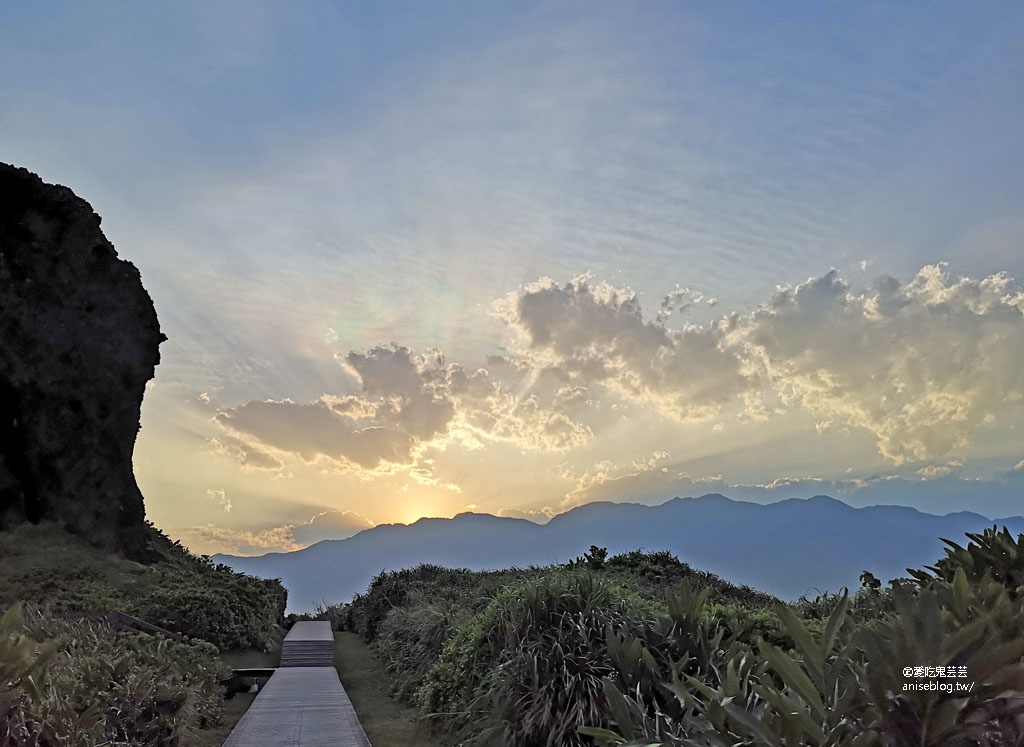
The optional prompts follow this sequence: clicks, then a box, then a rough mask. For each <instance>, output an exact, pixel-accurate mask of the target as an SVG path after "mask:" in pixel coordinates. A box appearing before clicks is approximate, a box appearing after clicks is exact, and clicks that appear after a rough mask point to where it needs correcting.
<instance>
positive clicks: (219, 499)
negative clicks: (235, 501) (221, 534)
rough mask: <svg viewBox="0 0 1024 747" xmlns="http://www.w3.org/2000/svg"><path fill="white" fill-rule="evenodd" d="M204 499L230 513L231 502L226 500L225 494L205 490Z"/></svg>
mask: <svg viewBox="0 0 1024 747" xmlns="http://www.w3.org/2000/svg"><path fill="white" fill-rule="evenodd" d="M206 497H207V498H208V499H209V500H212V501H214V502H216V503H218V504H219V505H220V507H221V508H223V509H224V511H225V512H230V511H231V501H230V500H229V499H228V496H227V493H226V492H225V491H224V490H221V489H216V490H215V489H212V488H207V489H206Z"/></svg>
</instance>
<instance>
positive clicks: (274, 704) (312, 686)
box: [224, 622, 370, 747]
mask: <svg viewBox="0 0 1024 747" xmlns="http://www.w3.org/2000/svg"><path fill="white" fill-rule="evenodd" d="M328 745H331V747H370V740H368V739H367V738H366V733H365V732H364V731H363V727H362V726H361V725H360V724H359V719H358V718H357V717H356V712H355V710H354V709H353V708H352V702H351V701H350V700H349V699H348V695H347V694H346V693H345V688H343V687H342V686H341V680H339V679H338V673H337V671H336V670H335V669H334V634H333V633H332V632H331V625H330V623H326V622H300V623H295V626H294V627H293V628H292V629H291V630H290V631H289V632H288V635H287V637H285V639H284V646H283V647H282V649H281V667H280V668H279V669H278V670H277V671H276V672H274V674H273V676H272V677H271V678H270V680H269V681H268V682H267V684H266V685H265V686H264V687H263V690H262V691H261V692H260V694H259V695H257V696H256V700H254V701H253V703H252V705H251V706H249V710H248V711H246V713H245V715H244V716H243V717H242V720H241V721H239V722H238V724H237V725H236V726H235V728H234V730H233V731H232V732H231V735H230V736H229V737H228V740H227V741H226V742H225V743H224V747H327V746H328Z"/></svg>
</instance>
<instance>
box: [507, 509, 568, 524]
mask: <svg viewBox="0 0 1024 747" xmlns="http://www.w3.org/2000/svg"><path fill="white" fill-rule="evenodd" d="M559 513H561V512H560V511H558V510H556V509H554V508H552V507H551V506H545V507H544V508H540V509H526V508H503V509H501V510H500V511H498V513H497V515H498V516H503V517H508V518H511V519H526V520H527V521H532V522H533V523H534V524H547V523H548V522H549V521H550V520H551V517H553V516H557V515H558V514H559Z"/></svg>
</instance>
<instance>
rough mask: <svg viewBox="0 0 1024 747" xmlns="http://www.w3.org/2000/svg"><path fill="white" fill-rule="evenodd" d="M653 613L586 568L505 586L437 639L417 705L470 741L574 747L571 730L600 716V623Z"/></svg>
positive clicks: (640, 620)
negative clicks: (478, 611) (441, 717)
mask: <svg viewBox="0 0 1024 747" xmlns="http://www.w3.org/2000/svg"><path fill="white" fill-rule="evenodd" d="M654 613H655V608H654V607H652V605H650V604H649V603H645V602H643V601H642V600H641V599H639V598H638V597H636V596H635V595H634V594H633V593H631V592H629V591H627V590H625V589H624V588H622V587H619V586H617V585H614V584H612V583H609V582H608V581H606V580H604V579H602V578H600V577H599V576H597V575H596V574H593V573H591V572H587V571H576V572H572V571H556V572H551V573H548V574H546V575H544V576H542V577H540V578H534V579H530V580H527V581H524V582H523V583H521V584H518V585H513V586H510V587H507V588H506V589H504V590H502V591H501V592H499V593H498V595H497V597H496V598H495V599H494V600H493V602H492V603H491V604H490V605H489V606H488V607H487V608H486V609H485V610H484V611H483V612H482V613H481V614H480V615H477V616H474V617H472V618H471V619H470V620H469V621H467V622H466V623H465V624H464V625H462V626H461V627H460V628H459V629H458V630H457V631H456V632H455V634H454V635H453V636H451V638H449V639H448V641H447V642H446V643H445V645H444V648H443V650H442V652H441V656H440V658H439V659H438V661H437V663H436V664H435V665H434V666H433V667H432V668H431V669H430V671H429V672H428V673H427V676H426V679H425V682H424V685H423V686H422V688H421V689H420V691H419V693H418V698H419V701H420V704H421V706H422V707H423V708H424V709H425V710H426V711H427V712H429V713H434V714H443V715H444V716H445V717H447V719H448V723H449V725H452V726H454V727H455V728H456V729H458V730H461V731H462V733H463V734H465V735H469V734H471V735H472V738H473V740H474V741H475V742H477V743H480V744H505V745H517V746H518V747H533V746H534V745H549V744H558V745H576V744H583V742H582V740H581V738H580V737H579V735H578V734H577V732H576V729H577V727H579V726H580V725H581V724H584V723H592V722H594V721H597V722H603V721H604V720H606V719H607V716H608V708H607V702H606V700H605V697H604V694H603V690H602V679H603V678H604V677H606V676H608V675H609V674H610V673H611V671H612V665H611V660H610V658H609V656H608V651H607V647H606V644H605V636H606V631H607V629H608V627H609V626H612V627H615V628H616V629H623V630H626V631H629V632H636V631H638V630H640V629H641V628H643V627H644V625H646V624H647V623H648V622H649V621H650V619H651V618H652V617H653V615H654Z"/></svg>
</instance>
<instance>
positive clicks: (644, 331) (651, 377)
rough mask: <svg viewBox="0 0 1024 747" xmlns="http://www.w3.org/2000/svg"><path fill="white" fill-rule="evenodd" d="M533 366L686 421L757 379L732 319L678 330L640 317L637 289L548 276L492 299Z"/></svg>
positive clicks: (704, 415) (709, 415) (711, 414)
mask: <svg viewBox="0 0 1024 747" xmlns="http://www.w3.org/2000/svg"><path fill="white" fill-rule="evenodd" d="M495 313H497V314H498V315H499V316H500V317H501V318H502V319H503V320H504V321H505V322H506V323H507V324H508V325H509V326H510V327H511V328H512V329H513V330H515V332H516V333H517V335H518V336H519V339H520V342H521V346H522V347H521V350H520V354H521V355H522V356H523V357H524V358H525V359H527V360H528V361H529V362H530V363H531V364H532V365H533V366H534V367H535V368H536V369H540V370H547V371H555V372H558V373H559V374H560V375H562V376H564V377H565V378H566V379H568V380H569V381H571V382H573V383H575V384H577V385H581V386H588V385H591V384H600V385H603V386H605V387H608V388H609V389H611V390H612V391H614V392H616V393H617V394H619V395H620V396H623V397H626V398H627V399H630V400H633V401H636V402H641V403H646V404H650V405H653V406H654V407H655V408H656V409H657V410H658V411H659V412H661V413H662V414H664V415H666V416H668V417H672V418H674V419H676V420H679V421H681V422H706V421H709V420H712V419H714V418H715V417H716V416H717V415H718V413H719V411H720V410H721V408H722V407H723V406H724V405H726V404H728V403H731V402H734V401H736V400H737V399H738V398H739V397H740V396H741V395H742V394H743V393H744V392H747V391H749V390H750V389H751V388H753V387H754V386H755V385H756V383H757V382H756V377H755V376H754V375H753V373H752V372H751V371H749V370H748V369H747V367H746V366H745V365H744V363H743V361H742V360H741V359H740V358H739V357H738V356H737V355H736V354H735V353H734V352H732V351H730V350H729V349H728V343H729V339H730V333H731V326H732V325H731V322H730V321H729V320H723V321H720V322H714V323H711V324H709V325H707V326H698V325H687V326H684V328H683V329H681V330H678V331H670V330H668V329H667V328H666V327H665V325H664V323H659V322H656V321H655V322H651V321H647V320H645V319H644V317H643V313H642V311H641V308H640V302H639V299H638V298H637V296H636V295H635V294H634V293H632V292H631V291H629V290H624V289H616V288H613V287H612V286H610V285H608V284H606V283H600V284H597V285H593V284H591V283H590V281H589V279H588V278H586V277H582V276H581V277H577V278H574V279H573V280H571V281H570V282H569V283H567V284H565V285H564V286H558V285H557V284H556V283H555V282H554V281H553V280H551V279H549V278H543V279H541V280H540V281H538V282H537V283H533V284H531V285H528V286H526V287H525V288H524V289H523V290H522V291H521V292H519V293H512V294H509V295H508V296H507V297H506V298H505V299H503V300H502V301H500V302H498V303H497V304H495Z"/></svg>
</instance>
